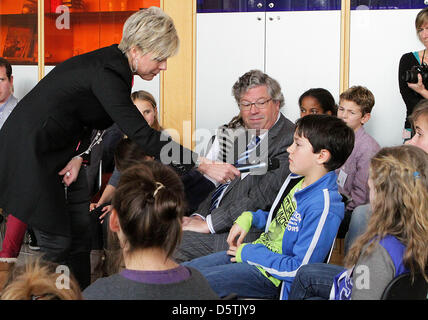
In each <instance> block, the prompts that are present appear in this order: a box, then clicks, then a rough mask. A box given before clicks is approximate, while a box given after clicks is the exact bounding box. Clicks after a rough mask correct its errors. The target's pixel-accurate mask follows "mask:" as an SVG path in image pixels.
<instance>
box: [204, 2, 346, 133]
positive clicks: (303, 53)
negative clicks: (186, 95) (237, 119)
mask: <svg viewBox="0 0 428 320" xmlns="http://www.w3.org/2000/svg"><path fill="white" fill-rule="evenodd" d="M196 34H197V37H196V48H197V49H196V129H202V128H204V129H205V128H207V129H215V128H216V127H218V126H219V125H221V124H224V123H227V122H228V121H229V120H230V119H231V118H232V117H233V116H235V115H236V114H238V112H239V109H238V106H237V104H236V102H235V100H234V98H233V97H232V93H231V90H232V86H233V84H234V83H235V81H236V80H238V78H239V76H241V75H242V74H244V73H245V72H247V71H249V70H251V69H260V70H262V71H264V72H266V73H267V74H268V75H270V76H272V77H273V78H275V79H276V80H278V82H279V83H280V85H281V87H282V90H283V93H284V97H285V106H284V107H283V109H282V112H283V113H284V114H285V115H286V116H287V117H288V118H289V119H290V120H292V121H295V120H296V119H297V118H298V117H299V107H298V98H299V96H300V95H301V94H302V93H303V92H304V91H306V90H307V89H310V88H313V87H323V88H326V89H328V90H329V91H330V92H331V93H332V94H333V95H334V96H335V97H337V96H338V93H339V67H340V11H339V10H332V11H309V12H307V11H306V12H296V11H285V12H279V11H278V12H245V13H200V14H198V15H197V27H196Z"/></svg>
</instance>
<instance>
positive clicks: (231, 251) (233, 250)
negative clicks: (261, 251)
mask: <svg viewBox="0 0 428 320" xmlns="http://www.w3.org/2000/svg"><path fill="white" fill-rule="evenodd" d="M237 249H238V247H229V250H227V254H228V255H229V256H232V258H230V261H231V262H236V250H237Z"/></svg>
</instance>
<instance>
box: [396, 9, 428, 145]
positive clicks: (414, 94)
mask: <svg viewBox="0 0 428 320" xmlns="http://www.w3.org/2000/svg"><path fill="white" fill-rule="evenodd" d="M415 29H416V34H417V36H418V39H419V41H420V42H421V43H422V45H423V46H424V49H423V50H419V51H413V52H408V53H405V54H403V55H402V56H401V58H400V63H399V67H398V85H399V87H400V93H401V97H402V98H403V101H404V103H405V104H406V121H405V123H404V130H403V139H404V141H406V140H407V139H410V138H411V136H412V134H411V132H412V130H411V129H412V127H411V123H410V121H409V116H410V115H411V114H412V112H413V109H414V107H415V106H416V104H417V103H418V102H419V101H420V100H422V99H428V89H427V88H426V87H425V84H426V83H427V81H422V75H421V74H420V73H418V74H417V79H414V81H416V82H413V81H412V82H408V81H406V79H405V74H406V72H407V71H410V70H411V69H412V68H414V67H421V66H423V65H425V64H427V63H428V52H427V48H428V7H426V8H424V9H422V10H421V11H419V12H418V14H417V16H416V19H415ZM426 71H428V70H426ZM426 71H425V72H426ZM407 80H409V79H407Z"/></svg>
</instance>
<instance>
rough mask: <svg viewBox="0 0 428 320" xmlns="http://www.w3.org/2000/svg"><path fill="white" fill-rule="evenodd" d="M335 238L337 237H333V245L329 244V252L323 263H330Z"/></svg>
mask: <svg viewBox="0 0 428 320" xmlns="http://www.w3.org/2000/svg"><path fill="white" fill-rule="evenodd" d="M336 238H337V235H336V237H334V240H333V243H332V244H331V248H330V251H329V253H328V255H327V257H325V259H324V263H329V262H330V259H331V255H332V254H333V250H334V245H335V243H336Z"/></svg>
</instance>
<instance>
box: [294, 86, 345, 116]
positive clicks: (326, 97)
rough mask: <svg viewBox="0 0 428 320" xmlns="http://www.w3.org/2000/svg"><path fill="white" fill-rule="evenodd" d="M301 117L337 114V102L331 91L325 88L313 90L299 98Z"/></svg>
mask: <svg viewBox="0 0 428 320" xmlns="http://www.w3.org/2000/svg"><path fill="white" fill-rule="evenodd" d="M299 107H300V117H304V116H307V115H308V114H329V115H334V116H335V115H336V114H337V106H336V102H335V101H334V98H333V96H332V94H331V93H330V91H328V90H326V89H324V88H312V89H309V90H307V91H305V92H304V93H303V94H302V95H301V96H300V97H299Z"/></svg>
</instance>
